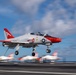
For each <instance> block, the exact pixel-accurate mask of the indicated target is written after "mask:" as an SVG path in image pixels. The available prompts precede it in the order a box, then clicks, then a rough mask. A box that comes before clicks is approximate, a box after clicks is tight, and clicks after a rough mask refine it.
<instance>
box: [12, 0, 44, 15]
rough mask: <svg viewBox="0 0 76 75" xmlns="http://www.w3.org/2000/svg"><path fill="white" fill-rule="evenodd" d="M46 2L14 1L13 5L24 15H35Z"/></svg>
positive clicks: (41, 0)
mask: <svg viewBox="0 0 76 75" xmlns="http://www.w3.org/2000/svg"><path fill="white" fill-rule="evenodd" d="M44 1H45V0H12V3H13V4H14V5H15V6H16V7H17V9H19V10H20V11H22V12H24V13H30V14H35V13H37V11H38V9H39V6H40V4H41V3H43V2H44Z"/></svg>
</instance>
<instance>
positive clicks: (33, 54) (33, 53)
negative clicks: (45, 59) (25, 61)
mask: <svg viewBox="0 0 76 75" xmlns="http://www.w3.org/2000/svg"><path fill="white" fill-rule="evenodd" d="M35 51H36V47H35V46H34V47H33V51H32V56H35Z"/></svg>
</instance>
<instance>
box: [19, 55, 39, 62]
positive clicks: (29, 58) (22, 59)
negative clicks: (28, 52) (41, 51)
mask: <svg viewBox="0 0 76 75" xmlns="http://www.w3.org/2000/svg"><path fill="white" fill-rule="evenodd" d="M37 58H38V57H35V56H25V57H22V58H21V60H20V61H25V60H35V59H37Z"/></svg>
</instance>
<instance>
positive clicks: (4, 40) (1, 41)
mask: <svg viewBox="0 0 76 75" xmlns="http://www.w3.org/2000/svg"><path fill="white" fill-rule="evenodd" d="M0 42H11V41H9V40H0Z"/></svg>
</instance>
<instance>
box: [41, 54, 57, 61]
mask: <svg viewBox="0 0 76 75" xmlns="http://www.w3.org/2000/svg"><path fill="white" fill-rule="evenodd" d="M43 60H50V61H55V60H58V57H57V56H50V55H46V56H43V57H41V61H43Z"/></svg>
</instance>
